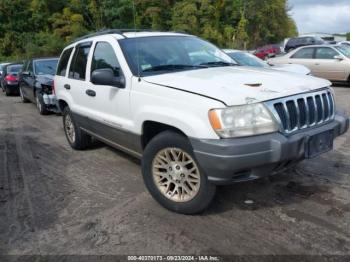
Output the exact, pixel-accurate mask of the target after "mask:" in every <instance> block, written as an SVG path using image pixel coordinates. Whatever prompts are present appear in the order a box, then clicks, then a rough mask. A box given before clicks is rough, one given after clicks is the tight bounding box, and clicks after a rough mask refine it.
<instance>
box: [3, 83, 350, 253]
mask: <svg viewBox="0 0 350 262" xmlns="http://www.w3.org/2000/svg"><path fill="white" fill-rule="evenodd" d="M335 89H336V96H337V102H338V105H340V106H342V107H345V108H347V110H348V112H350V87H348V88H344V87H340V86H338V87H335ZM349 174H350V132H349V133H347V134H346V135H345V136H343V137H340V138H338V139H337V140H336V143H335V150H334V151H333V152H330V153H327V154H325V155H322V156H321V157H318V158H316V159H313V160H309V161H304V162H303V163H301V164H300V165H299V166H298V167H297V168H296V169H295V170H293V171H288V172H286V173H283V174H281V175H279V176H276V177H272V178H269V179H264V180H259V181H254V182H248V183H243V184H236V185H233V186H229V187H222V188H219V190H218V194H217V197H216V199H215V200H214V202H213V204H212V206H211V207H210V208H209V210H208V211H207V212H206V213H204V214H202V215H200V216H183V215H178V214H174V213H171V212H169V211H167V210H165V209H164V208H162V207H160V206H159V205H158V204H157V203H156V202H155V201H154V200H153V199H152V198H151V197H150V195H149V194H148V193H147V191H146V189H145V187H144V185H143V181H142V177H141V171H140V164H139V162H138V161H137V160H135V159H133V158H130V157H129V156H127V155H125V154H123V153H121V152H119V151H117V150H114V149H112V148H110V147H107V146H105V145H103V144H99V143H96V145H95V146H94V148H92V149H90V150H88V151H84V152H77V151H73V150H72V149H71V148H70V147H69V145H68V143H67V141H66V138H65V136H64V133H63V130H62V120H61V117H60V116H57V115H54V114H53V115H49V116H40V115H39V114H38V113H37V110H36V108H35V106H34V105H33V104H23V103H21V102H20V99H19V97H5V96H4V95H3V94H2V93H1V94H0V254H16V255H19V254H57V255H62V254H66V255H67V254H94V255H96V254H98V255H102V254H109V255H110V254H129V255H135V254H143V255H145V254H150V255H155V254H164V255H167V254H213V255H214V254H236V255H262V254H276V255H278V254H283V255H285V254H329V255H331V254H332V255H343V254H347V255H350V176H349ZM247 200H251V201H247Z"/></svg>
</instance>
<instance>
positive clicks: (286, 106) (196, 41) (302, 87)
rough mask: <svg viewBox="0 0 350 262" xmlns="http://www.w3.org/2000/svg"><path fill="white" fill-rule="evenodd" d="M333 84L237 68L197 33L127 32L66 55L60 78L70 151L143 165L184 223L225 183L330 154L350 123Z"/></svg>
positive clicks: (82, 42)
mask: <svg viewBox="0 0 350 262" xmlns="http://www.w3.org/2000/svg"><path fill="white" fill-rule="evenodd" d="M200 54H201V55H200ZM330 85H331V83H330V82H329V81H327V80H324V79H319V78H314V77H310V76H303V75H297V74H290V73H283V72H274V71H272V70H271V71H270V72H269V73H266V70H261V69H259V68H249V69H247V68H245V67H240V66H237V65H236V64H235V63H233V61H232V59H231V58H230V57H229V56H227V55H226V54H225V53H224V52H222V51H221V50H220V49H218V48H217V47H215V46H214V45H212V44H210V43H208V42H206V41H204V40H202V39H200V38H197V37H194V36H191V35H186V34H180V33H160V32H132V33H131V32H127V31H123V30H109V31H105V32H99V33H96V34H95V35H89V36H87V37H84V38H82V39H79V40H78V41H76V42H74V43H72V44H70V45H69V46H67V47H66V48H65V49H64V51H63V53H62V55H61V58H60V62H59V65H58V70H57V74H56V76H55V90H56V95H57V99H58V103H59V106H60V109H61V110H62V112H63V127H64V131H65V134H66V137H67V141H68V143H69V144H70V145H71V147H72V148H74V149H77V150H82V149H85V148H87V147H88V146H89V145H90V142H91V137H94V138H96V139H98V140H101V141H103V142H105V143H107V144H109V145H111V146H113V147H115V148H118V149H120V150H123V151H125V152H127V153H129V154H131V155H133V156H135V157H137V158H140V159H142V161H141V162H142V174H143V178H144V181H145V184H146V187H147V188H148V190H149V192H150V193H151V195H152V196H153V197H154V198H155V199H156V200H157V201H158V202H159V203H160V204H161V205H163V206H164V207H166V208H168V209H170V210H172V211H175V212H179V213H184V214H193V213H198V212H200V211H202V210H204V209H205V208H206V207H207V206H208V205H209V203H210V202H211V200H212V199H213V197H214V194H215V190H216V185H225V184H231V183H235V182H242V181H248V180H253V179H257V178H260V177H263V176H266V175H271V174H275V173H278V172H280V171H282V170H285V169H286V168H288V167H290V166H293V165H295V164H296V163H298V162H299V161H301V160H303V159H305V158H312V157H315V156H318V155H320V154H322V153H324V152H327V151H329V150H331V149H332V146H333V140H334V139H335V138H336V137H337V136H339V135H341V134H343V133H344V132H346V131H347V129H348V126H349V118H348V117H347V116H346V115H345V114H344V113H341V112H340V111H337V110H336V106H335V103H334V95H333V90H332V89H331V87H330ZM126 175H127V174H126Z"/></svg>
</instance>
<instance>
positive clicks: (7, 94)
mask: <svg viewBox="0 0 350 262" xmlns="http://www.w3.org/2000/svg"><path fill="white" fill-rule="evenodd" d="M5 94H6V96H10V95H11V91H10V89H8V87H7V86H5Z"/></svg>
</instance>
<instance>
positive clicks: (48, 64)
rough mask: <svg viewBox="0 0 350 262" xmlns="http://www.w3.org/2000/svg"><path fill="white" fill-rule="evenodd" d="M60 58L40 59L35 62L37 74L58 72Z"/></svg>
mask: <svg viewBox="0 0 350 262" xmlns="http://www.w3.org/2000/svg"><path fill="white" fill-rule="evenodd" d="M57 63H58V59H52V60H39V61H36V62H35V74H36V75H54V74H55V73H56V67H57Z"/></svg>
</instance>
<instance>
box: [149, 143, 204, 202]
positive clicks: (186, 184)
mask: <svg viewBox="0 0 350 262" xmlns="http://www.w3.org/2000/svg"><path fill="white" fill-rule="evenodd" d="M152 174H153V180H154V182H155V184H156V186H157V188H158V190H159V191H160V192H161V193H162V194H163V195H164V196H165V197H166V198H168V199H170V200H172V201H174V202H188V201H190V200H192V199H193V198H194V197H195V196H196V195H197V193H198V191H199V188H200V182H201V181H200V177H201V176H200V171H199V168H198V166H197V164H196V162H195V160H194V159H193V158H192V156H190V155H189V154H188V153H186V152H185V151H183V150H182V149H180V148H165V149H163V150H161V151H159V152H158V153H157V154H156V156H155V157H154V159H153V162H152Z"/></svg>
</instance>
